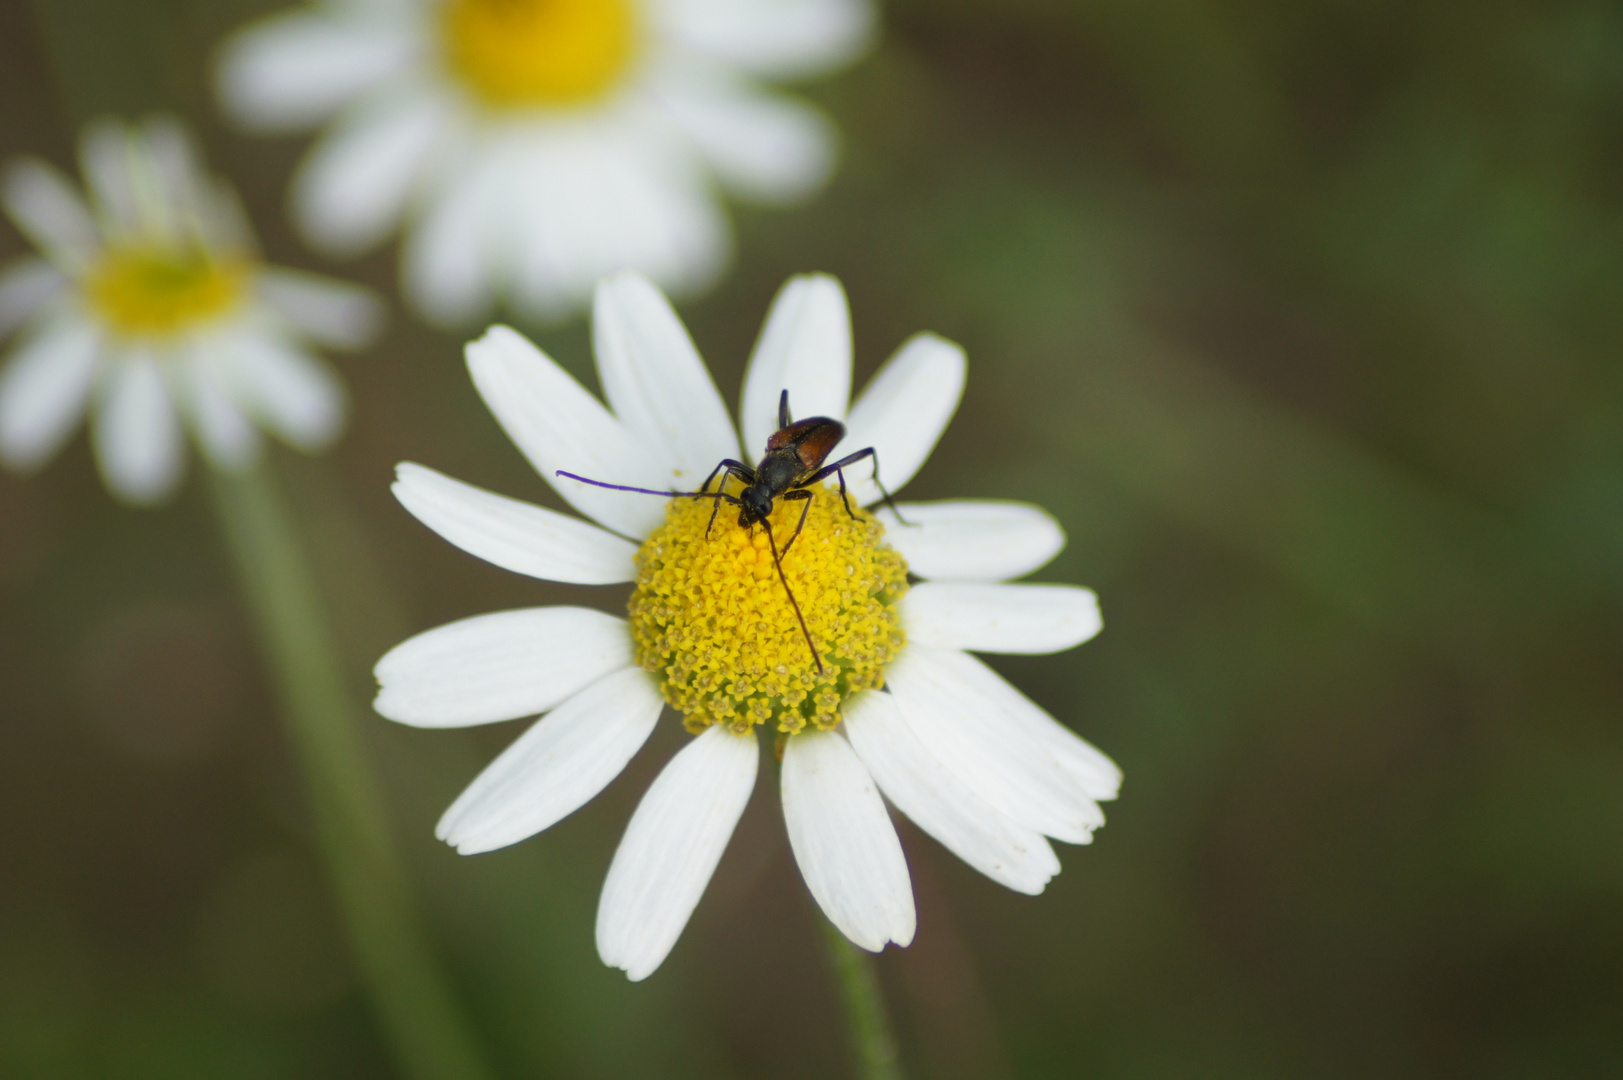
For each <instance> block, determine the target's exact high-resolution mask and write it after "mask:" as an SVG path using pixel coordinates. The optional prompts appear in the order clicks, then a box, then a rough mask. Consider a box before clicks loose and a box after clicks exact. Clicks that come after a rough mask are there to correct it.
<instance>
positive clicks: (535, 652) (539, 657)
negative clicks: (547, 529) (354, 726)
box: [372, 607, 631, 727]
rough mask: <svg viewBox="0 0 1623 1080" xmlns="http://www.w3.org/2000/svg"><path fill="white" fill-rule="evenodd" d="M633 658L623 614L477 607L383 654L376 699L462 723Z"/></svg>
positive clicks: (495, 715) (449, 723)
mask: <svg viewBox="0 0 1623 1080" xmlns="http://www.w3.org/2000/svg"><path fill="white" fill-rule="evenodd" d="M630 664H631V635H630V634H629V633H627V632H626V624H625V620H623V619H617V618H615V617H614V616H612V615H605V614H603V613H602V612H601V611H592V610H591V609H589V608H578V607H547V608H525V609H522V610H519V611H499V612H496V613H494V614H490V615H477V616H475V617H473V618H471V619H463V620H461V621H460V622H454V623H448V624H446V625H445V626H441V627H437V628H436V629H433V630H429V631H426V632H424V633H421V634H418V635H417V636H416V637H414V638H410V639H408V640H406V641H405V642H403V643H401V644H399V645H396V646H395V647H394V648H393V649H390V650H389V652H388V653H386V654H385V655H384V657H383V659H381V660H379V661H378V663H377V667H376V668H374V669H373V674H375V675H376V676H377V678H378V684H379V690H378V696H377V699H376V700H375V701H374V702H373V703H372V706H373V708H375V709H377V711H378V712H380V713H382V714H383V715H384V716H387V717H388V718H389V719H390V720H398V721H399V722H400V723H402V724H411V725H412V726H413V727H466V726H468V725H470V724H488V723H492V722H494V721H497V720H516V719H518V718H519V717H521V716H534V715H535V714H537V713H543V712H546V711H547V710H548V709H551V708H553V707H555V706H556V705H558V703H559V702H561V701H563V700H565V699H566V698H569V697H571V696H573V695H574V694H575V693H577V692H578V691H580V690H581V689H583V688H584V687H585V686H586V685H587V684H589V683H592V682H595V681H596V680H597V679H599V678H601V677H602V676H604V675H606V674H608V673H609V672H610V671H613V670H615V669H616V668H622V667H628V666H630Z"/></svg>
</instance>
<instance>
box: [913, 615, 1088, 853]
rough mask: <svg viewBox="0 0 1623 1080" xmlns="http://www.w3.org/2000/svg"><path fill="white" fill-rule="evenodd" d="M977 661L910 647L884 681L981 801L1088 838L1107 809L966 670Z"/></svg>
mask: <svg viewBox="0 0 1623 1080" xmlns="http://www.w3.org/2000/svg"><path fill="white" fill-rule="evenodd" d="M973 663H975V661H973V660H972V659H971V658H970V657H969V656H967V655H965V654H964V653H954V652H932V651H930V650H927V649H920V648H916V647H909V648H908V649H907V650H906V652H904V653H903V654H902V656H901V657H900V658H899V659H897V660H896V661H895V662H893V663H892V664H891V665H890V667H889V668H888V669H887V670H886V672H885V683H886V685H887V686H888V687H889V688H890V690H891V693H892V695H893V696H894V697H895V699H896V703H897V704H898V705H900V706H901V710H902V715H903V716H904V717H905V718H906V720H907V722H908V725H909V726H910V727H911V728H912V729H913V733H914V734H915V735H917V736H918V737H919V739H920V741H922V742H924V743H925V744H926V745H928V746H929V747H930V749H931V750H932V751H934V752H935V755H936V757H938V758H939V759H940V760H941V763H942V764H943V765H945V766H946V767H947V768H949V769H951V770H952V771H953V772H954V773H956V774H957V775H958V778H959V779H960V780H962V781H964V783H965V784H966V785H968V787H969V788H970V789H971V790H972V791H974V792H975V793H976V794H977V795H979V796H980V797H981V798H982V799H984V800H985V801H986V802H988V803H990V804H991V805H992V806H993V807H994V808H995V809H997V810H998V811H999V812H1000V813H1002V814H1004V815H1006V816H1007V817H1009V818H1011V819H1012V820H1014V821H1016V822H1018V823H1019V824H1021V825H1024V826H1026V827H1027V828H1031V829H1036V830H1037V831H1039V832H1042V833H1045V834H1047V835H1048V836H1052V837H1054V838H1055V839H1056V840H1065V841H1069V842H1070V843H1073V844H1085V843H1088V842H1089V841H1090V840H1091V839H1092V834H1093V830H1094V829H1096V828H1098V827H1099V826H1100V825H1103V824H1104V815H1103V813H1101V812H1100V810H1099V807H1098V806H1097V805H1096V804H1095V803H1094V802H1093V800H1092V799H1091V798H1090V797H1089V796H1088V794H1087V793H1086V791H1084V790H1083V788H1082V786H1081V784H1080V783H1079V782H1078V781H1077V780H1076V779H1075V778H1073V777H1072V776H1071V774H1070V773H1068V772H1067V771H1066V770H1064V769H1062V768H1061V767H1060V765H1059V763H1058V762H1057V761H1056V760H1055V759H1054V757H1053V756H1052V755H1051V754H1050V753H1049V752H1048V750H1047V748H1046V747H1044V746H1043V745H1042V744H1040V743H1039V742H1038V741H1037V740H1036V739H1034V738H1032V737H1031V735H1030V734H1029V733H1028V732H1027V731H1026V730H1025V728H1024V726H1022V725H1021V723H1020V722H1019V721H1018V720H1017V719H1016V718H1014V717H1013V716H1012V715H1011V714H1010V710H1009V709H1008V708H1007V704H1008V703H1007V701H1006V700H1005V698H1004V697H1003V696H1002V695H1000V694H998V693H997V692H996V690H995V688H992V687H988V686H987V685H986V683H985V681H984V680H980V679H975V678H973V677H972V676H966V675H965V673H964V668H965V667H966V666H967V665H969V664H973ZM999 681H1000V682H1001V681H1002V680H999ZM1004 685H1005V686H1006V685H1007V684H1004ZM1010 689H1011V691H1012V688H1010Z"/></svg>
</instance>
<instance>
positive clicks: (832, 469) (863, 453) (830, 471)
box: [801, 446, 913, 525]
mask: <svg viewBox="0 0 1623 1080" xmlns="http://www.w3.org/2000/svg"><path fill="white" fill-rule="evenodd" d="M863 458H873V482H874V486H875V487H877V488H878V489H879V494H880V495H881V496H882V497H883V500H884V503H885V505H886V506H888V507H890V509H891V513H893V514H895V515H896V520H897V521H899V522H901V523H902V524H903V525H911V524H913V523H912V522H911V521H908V520H907V519H906V518H904V517H903V516H902V512H901V511H900V510H898V509H897V508H896V500H894V499H892V498H891V497H890V492H888V491H886V490H885V485H884V484H883V483H881V482H880V480H879V451H877V450H875V449H874V448H873V447H871V446H869V447H866V448H865V449H862V450H858V451H857V452H856V453H854V454H847V455H846V456H845V457H842V458H841V459H840V460H838V461H836V462H835V463H834V464H832V465H824V466H823V467H822V468H821V469H818V470H817V471H816V472H815V473H812V475H810V476H808V477H807V478H806V479H804V480H802V481H801V484H802V486H804V485H808V484H815V483H817V482H818V481H819V480H824V479H827V478H828V477H829V476H838V477H839V478H840V499H841V500H842V501H843V502H844V503H845V512H846V513H847V514H851V516H852V517H856V515H855V514H852V513H851V500H850V499H847V498H846V497H845V473H844V472H842V471H841V470H842V469H844V468H845V467H846V466H847V465H855V464H856V463H857V462H859V461H861V460H862V459H863Z"/></svg>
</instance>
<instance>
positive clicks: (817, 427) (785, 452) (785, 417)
mask: <svg viewBox="0 0 1623 1080" xmlns="http://www.w3.org/2000/svg"><path fill="white" fill-rule="evenodd" d="M843 438H845V425H844V424H842V423H840V422H839V421H838V420H835V419H834V418H833V417H829V416H808V417H807V418H806V419H804V420H791V419H790V417H789V391H787V390H785V391H783V393H782V394H781V395H780V396H779V397H778V430H777V431H775V432H773V433H772V435H771V436H770V437H769V438H768V439H767V440H766V453H765V454H764V455H763V456H762V457H761V462H760V464H758V465H756V466H755V468H753V469H752V468H750V467H749V466H748V465H746V464H744V463H743V462H742V461H736V460H734V459H733V458H723V459H722V460H721V461H720V462H719V463H718V464H717V465H716V467H715V468H714V469H711V470H710V475H709V476H707V477H705V478H704V483H702V484H700V485H699V490H698V491H656V490H654V489H653V488H640V487H629V486H627V485H625V484H609V483H605V482H604V481H602V480H590V479H587V478H586V477H584V476H577V475H576V474H575V473H572V472H565V471H564V470H562V469H559V470H558V471H557V475H559V476H567V477H569V479H571V480H579V481H580V482H581V483H583V484H592V485H593V486H595V487H603V488H611V489H613V490H615V491H634V492H639V493H641V494H643V495H663V496H665V497H667V498H672V499H714V500H715V501H716V503H715V509H713V510H711V511H710V521H709V523H708V524H706V525H705V529H704V534H705V536H706V538H708V537H709V536H710V529H711V527H712V526H714V525H715V523H716V515H717V514H718V513H720V512H721V504H722V503H723V502H727V503H731V504H733V505H734V506H737V507H738V524H739V526H740V527H741V528H746V529H753V528H754V527H755V526H756V525H761V526H764V527H765V529H766V538H767V542H768V543H769V544H770V545H771V547H772V562H773V564H774V565H776V566H777V568H778V579H779V580H780V581H782V582H783V591H784V592H786V593H788V595H789V605H790V606H791V607H793V608H794V609H795V618H796V619H798V620H800V632H801V633H802V634H804V635H805V636H806V644H807V646H809V647H810V648H811V654H812V659H813V660H815V661H817V670H818V672H822V670H823V658H822V657H821V656H819V655H818V653H817V645H816V643H814V642H813V641H812V636H811V631H810V630H809V629H807V628H806V617H805V616H804V615H802V614H801V613H800V603H799V602H798V601H797V600H796V599H795V594H794V590H792V589H790V588H789V579H788V578H787V577H786V576H784V573H783V556H784V555H787V554H789V549H790V548H791V547H793V546H794V543H795V541H796V540H798V539H800V531H801V530H802V529H804V528H805V527H806V515H807V514H809V513H810V512H811V499H812V496H813V495H815V494H816V492H815V491H814V490H813V487H814V485H816V484H820V483H822V482H823V481H824V480H826V479H828V478H829V477H830V476H834V477H838V478H839V481H840V501H841V502H842V503H844V504H845V512H846V513H847V514H849V515H850V516H851V519H852V520H853V521H855V520H856V516H857V515H856V511H854V510H852V509H851V499H850V497H849V496H848V495H847V494H846V487H845V469H846V468H847V467H848V466H851V465H855V464H856V463H857V462H859V461H864V460H866V459H868V458H872V459H873V480H874V484H875V485H877V486H878V488H879V493H880V494H881V495H882V496H883V497H884V501H885V505H886V506H888V507H890V508H891V510H892V512H894V513H895V514H896V519H897V520H898V521H901V522H902V524H904V525H905V524H907V522H906V521H905V520H903V518H902V515H901V511H900V510H897V509H896V503H895V502H893V501H892V500H891V497H890V492H888V491H886V490H885V486H884V485H883V484H881V483H880V482H879V453H878V451H876V450H875V449H874V448H873V447H871V446H868V447H864V448H863V449H861V450H858V451H857V452H856V453H854V454H847V455H846V456H845V457H843V458H841V459H840V460H838V461H836V462H834V463H833V464H831V465H824V464H823V462H824V461H825V460H826V459H827V458H828V455H829V452H830V451H832V450H833V449H834V447H835V446H837V445H839V442H840V440H841V439H843ZM722 473H725V474H726V475H727V476H731V477H734V478H736V479H738V480H740V481H742V482H743V483H744V490H743V491H742V492H740V493H739V494H737V495H731V494H728V493H727V492H726V491H723V490H722V488H721V487H720V486H718V487H717V489H716V490H715V491H711V490H710V482H711V481H712V480H714V479H715V478H716V477H717V475H719V474H722ZM725 484H726V481H725V480H723V481H722V486H725ZM777 499H783V500H784V501H785V502H787V501H789V500H796V501H800V500H804V501H805V503H806V505H805V506H804V507H802V508H801V511H800V520H799V521H798V522H797V523H796V525H795V531H794V535H792V536H790V537H789V542H788V543H786V544H784V545H783V549H782V551H781V552H780V551H779V549H778V541H777V538H776V537H775V536H773V534H772V522H771V521H770V520H769V519H770V517H771V515H772V506H773V502H774V500H777Z"/></svg>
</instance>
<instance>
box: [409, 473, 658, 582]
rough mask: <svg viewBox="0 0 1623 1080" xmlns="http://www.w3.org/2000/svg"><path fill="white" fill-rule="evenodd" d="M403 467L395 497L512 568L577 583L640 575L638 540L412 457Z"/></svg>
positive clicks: (447, 534) (448, 535) (461, 542)
mask: <svg viewBox="0 0 1623 1080" xmlns="http://www.w3.org/2000/svg"><path fill="white" fill-rule="evenodd" d="M395 472H396V476H397V477H398V479H396V480H395V483H394V494H395V498H397V499H399V500H400V502H401V505H403V506H405V508H406V509H407V510H409V511H411V512H412V514H413V515H414V516H415V517H416V518H417V520H418V521H421V522H422V523H423V524H424V525H427V526H428V527H429V528H430V529H433V530H434V531H435V532H437V533H439V534H440V535H441V536H443V537H444V538H445V539H447V540H449V541H450V542H451V543H453V544H455V545H456V546H457V547H459V548H461V549H462V550H463V551H466V552H468V553H469V554H470V555H477V556H478V557H479V558H481V559H484V560H485V561H486V562H490V563H494V564H495V565H497V566H500V567H502V568H503V569H504V570H511V571H513V572H514V573H518V574H528V575H529V576H530V577H537V578H543V579H545V580H547V581H567V582H571V583H573V584H576V585H612V584H614V583H616V582H620V581H631V580H632V579H633V578H635V577H636V576H637V569H636V567H635V566H634V565H632V562H631V557H632V555H633V554H634V553H635V552H636V550H637V548H636V545H635V544H632V543H630V542H629V541H627V540H624V539H622V538H620V537H618V536H615V535H614V534H613V533H610V532H605V531H604V530H602V529H600V528H598V527H597V526H596V525H592V524H589V523H587V522H584V521H582V520H580V519H579V518H575V517H570V516H568V515H566V514H559V513H556V512H554V511H552V510H546V509H543V508H542V507H539V506H534V505H532V504H530V503H526V502H520V501H519V500H517V499H509V498H506V497H505V496H502V495H497V494H495V493H493V492H489V491H485V490H483V489H482V488H476V487H474V486H472V485H471V484H464V483H462V482H461V481H460V480H453V479H451V478H450V477H449V476H445V475H444V474H442V473H438V472H435V471H434V470H433V469H429V468H425V467H423V466H422V465H414V464H412V463H411V462H402V463H401V464H400V465H399V466H397V467H396V470H395Z"/></svg>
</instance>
